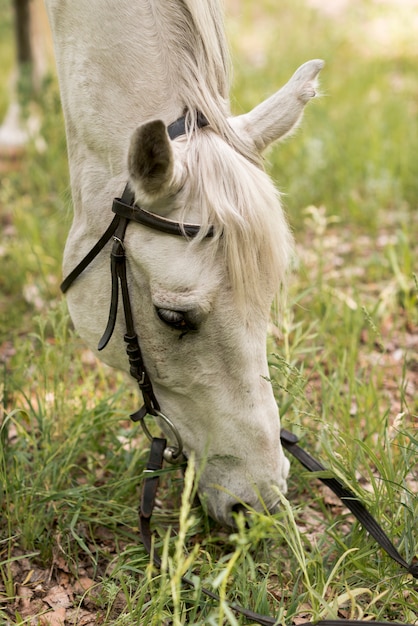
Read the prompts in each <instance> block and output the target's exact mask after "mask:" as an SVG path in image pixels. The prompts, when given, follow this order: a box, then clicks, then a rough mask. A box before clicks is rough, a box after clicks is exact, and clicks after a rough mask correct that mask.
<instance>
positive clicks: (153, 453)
mask: <svg viewBox="0 0 418 626" xmlns="http://www.w3.org/2000/svg"><path fill="white" fill-rule="evenodd" d="M280 438H281V442H282V445H283V447H284V448H286V450H288V451H289V452H290V453H291V454H292V455H293V456H294V457H295V458H297V459H298V461H300V463H302V465H303V466H304V467H306V469H308V470H309V471H311V472H318V471H321V472H323V471H324V470H325V467H324V466H323V465H322V464H321V463H319V461H317V460H316V459H314V458H313V457H312V456H311V455H310V454H308V453H307V452H306V451H305V450H303V449H302V448H301V447H300V446H298V445H297V441H298V438H297V437H296V436H295V435H294V434H293V433H291V432H289V431H287V430H284V429H282V431H281V436H280ZM165 446H166V440H165V439H158V438H154V439H153V440H152V443H151V450H150V457H149V461H148V464H147V467H146V470H145V474H146V475H145V480H144V483H143V488H142V495H141V504H140V507H139V529H140V535H141V540H142V542H143V544H144V547H145V549H146V551H147V553H148V554H149V555H150V556H152V559H153V563H154V565H155V566H156V567H157V568H160V567H161V559H160V557H159V555H158V553H157V551H156V549H155V546H154V545H153V541H152V532H151V516H152V511H153V508H154V503H155V499H156V495H157V489H158V484H159V470H161V469H162V466H163V460H164V449H165ZM319 480H321V481H322V482H323V483H324V484H325V485H327V487H329V488H330V489H331V490H332V491H333V492H334V493H335V494H336V495H337V496H338V497H339V498H340V499H341V501H342V503H343V504H344V505H345V506H346V507H347V508H348V509H349V510H350V511H351V512H352V513H353V515H354V516H355V517H356V518H357V519H358V521H359V522H360V523H361V524H362V526H363V528H364V529H365V530H367V531H368V532H369V533H370V534H371V535H372V536H373V538H374V539H375V540H376V541H377V543H378V544H379V545H380V546H381V547H382V548H383V549H384V550H385V551H386V552H387V553H388V554H389V556H391V557H392V558H393V559H395V561H397V562H398V563H399V564H400V565H401V566H403V567H405V568H406V569H407V571H408V572H409V573H410V574H412V576H414V577H415V578H418V563H411V564H410V565H409V564H408V563H407V562H406V561H405V560H404V559H403V558H402V556H401V555H400V554H399V552H398V550H397V549H396V548H395V546H394V545H393V544H392V542H391V541H390V539H389V538H388V537H387V535H386V534H385V532H384V531H383V529H382V528H381V527H380V525H379V524H378V523H377V522H376V520H375V519H374V517H373V516H372V515H371V514H370V513H369V512H368V511H367V510H366V508H365V507H364V506H363V504H362V503H361V502H360V501H359V500H358V498H357V496H356V495H355V494H354V493H353V492H352V491H351V490H350V489H348V488H347V487H345V486H343V485H342V484H341V483H340V482H339V481H338V480H337V479H335V478H321V477H319ZM181 580H182V582H183V583H184V584H185V585H187V586H189V587H191V588H194V587H195V585H194V583H193V581H192V580H191V579H190V578H188V577H187V576H182V579H181ZM201 591H202V593H203V594H204V595H206V596H207V597H209V598H211V599H212V600H215V601H216V602H220V597H219V596H218V595H217V594H216V593H214V592H213V591H211V590H210V589H207V588H205V587H202V588H201ZM228 606H229V608H230V609H232V610H233V611H234V612H235V613H238V614H240V615H243V616H244V617H246V618H247V619H249V620H251V621H253V622H255V623H257V624H261V625H262V626H274V625H275V624H277V620H276V619H274V618H272V617H269V616H268V615H261V614H259V613H255V612H254V611H251V610H250V609H246V608H244V607H242V606H240V605H236V604H228ZM360 623H364V622H362V621H361V620H320V621H318V622H314V624H316V625H317V626H358V625H359V624H360ZM308 624H309V625H310V626H312V622H305V623H304V624H301V625H300V626H307V625H308ZM373 625H374V626H412V625H411V624H405V623H400V622H379V621H377V622H373Z"/></svg>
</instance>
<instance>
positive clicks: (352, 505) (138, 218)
mask: <svg viewBox="0 0 418 626" xmlns="http://www.w3.org/2000/svg"><path fill="white" fill-rule="evenodd" d="M196 125H197V127H198V128H203V127H205V126H207V125H208V121H207V120H206V119H205V117H204V116H203V115H202V114H200V113H198V114H197V117H196ZM186 129H187V118H186V116H184V117H181V118H179V119H178V120H176V121H175V122H173V124H170V125H169V126H168V127H167V132H168V134H169V137H170V139H172V140H173V139H175V138H176V137H179V136H181V135H184V134H185V133H186ZM112 211H113V213H114V214H115V215H114V217H113V219H112V221H111V223H110V225H109V226H108V228H107V229H106V231H105V232H104V233H103V235H102V236H101V237H100V239H99V240H98V241H97V243H96V244H95V245H94V246H93V247H92V248H91V250H90V251H89V252H88V253H87V254H86V256H85V257H84V258H83V259H82V260H81V261H80V262H79V263H78V265H77V266H76V267H75V268H74V269H73V270H72V271H71V272H70V274H69V275H68V276H67V277H66V278H65V280H64V281H63V282H62V284H61V290H62V292H63V293H65V292H66V291H67V290H68V289H69V288H70V287H71V285H72V284H73V282H74V281H75V280H76V279H77V278H78V276H80V274H81V273H82V272H83V271H84V270H85V269H86V268H87V267H88V266H89V265H90V264H91V263H92V261H93V260H94V259H95V258H96V257H97V255H98V254H99V253H100V252H101V251H102V250H103V248H104V247H105V246H106V244H107V243H108V242H109V241H110V240H111V239H113V245H112V249H111V253H110V258H111V263H110V266H111V279H112V288H111V300H110V309H109V316H108V322H107V325H106V329H105V331H104V333H103V336H102V337H101V339H100V341H99V344H98V349H99V350H103V349H104V348H105V347H106V346H107V344H108V343H109V341H110V339H111V337H112V335H113V331H114V329H115V325H116V319H117V312H118V304H119V291H120V292H121V295H122V303H123V311H124V318H125V326H126V332H125V335H124V341H125V344H126V353H127V356H128V360H129V365H130V374H131V376H132V377H133V378H134V379H135V380H136V381H137V383H138V386H139V389H140V391H141V393H142V397H143V400H144V405H143V406H142V407H141V408H140V409H139V410H138V411H136V412H135V413H133V414H132V415H131V419H132V420H133V421H134V422H138V421H139V422H140V423H141V426H142V428H143V430H144V432H145V434H146V436H147V437H148V438H149V439H150V441H151V449H150V456H149V460H148V464H147V468H146V474H145V476H146V477H145V480H144V482H143V490H142V496H141V504H140V508H139V528H140V534H141V539H142V542H143V544H144V547H145V549H146V550H147V552H148V554H149V555H150V557H152V559H153V562H154V564H155V565H156V566H157V567H158V568H159V567H160V566H161V560H160V557H159V556H158V554H157V552H156V550H155V547H154V545H153V540H152V532H151V525H150V524H151V517H152V513H153V509H154V503H155V498H156V494H157V489H158V484H159V476H160V470H161V468H162V466H163V461H164V460H166V461H168V462H170V463H181V462H183V461H184V457H183V455H182V449H183V443H182V440H181V437H180V434H179V433H178V431H177V429H176V427H175V425H174V424H173V422H172V421H171V420H170V419H169V418H168V417H167V416H166V415H164V414H163V413H162V412H161V409H160V405H159V403H158V400H157V398H156V397H155V394H154V391H153V388H152V383H151V380H150V378H149V376H148V373H147V370H146V368H145V364H144V360H143V357H142V353H141V348H140V345H139V340H138V336H137V334H136V331H135V325H134V318H133V314H132V307H131V302H130V297H129V290H128V282H127V275H126V255H125V246H124V237H125V233H126V229H127V227H128V225H129V223H130V222H136V223H139V224H142V225H143V226H146V227H148V228H152V229H153V230H157V231H159V232H161V233H165V234H169V235H175V236H181V237H188V238H193V237H195V236H196V235H197V234H198V233H199V231H200V226H199V225H198V224H180V223H179V222H176V221H173V220H169V219H166V218H163V217H161V216H159V215H156V214H154V213H150V212H148V211H145V210H144V209H142V208H141V207H139V206H138V205H136V204H135V198H134V194H133V192H132V191H131V189H130V187H129V185H126V187H125V190H124V192H123V194H122V197H121V198H115V199H114V201H113V205H112ZM211 236H213V230H212V229H210V230H209V231H208V233H207V234H206V237H211ZM147 414H149V415H152V416H154V417H157V418H159V420H160V423H161V422H163V423H164V425H165V427H166V429H168V430H169V431H170V432H171V434H172V436H173V439H174V440H175V445H174V446H171V445H170V446H168V445H167V441H166V439H163V438H156V437H153V436H152V435H151V433H150V431H149V430H148V428H147V426H146V423H145V416H146V415H147ZM280 439H281V443H282V446H283V447H284V448H285V449H286V450H287V451H288V452H290V453H291V454H292V455H293V456H294V457H295V458H297V459H298V461H299V462H300V463H301V464H302V465H303V466H304V467H305V468H306V469H308V470H309V471H311V472H324V471H325V469H326V468H325V467H324V466H323V465H322V464H321V463H320V462H319V461H317V460H315V459H314V458H313V457H312V456H311V455H310V454H308V453H307V452H306V451H305V450H303V449H302V448H301V447H300V446H299V445H298V444H297V442H298V438H297V437H296V436H295V435H294V434H293V433H291V432H289V431H286V430H284V429H282V430H281V435H280ZM327 473H329V472H327ZM319 480H321V481H322V482H323V483H324V484H325V485H327V487H329V488H330V489H331V490H332V491H333V492H334V493H335V494H336V495H337V496H338V497H339V498H340V499H341V501H342V503H343V504H344V505H345V506H346V507H347V508H348V509H349V510H350V511H351V512H352V513H353V515H354V516H355V517H356V518H357V520H358V521H359V522H360V523H361V524H362V526H363V528H364V529H365V530H367V531H368V532H369V534H370V535H371V536H372V537H373V538H374V539H375V540H376V541H377V543H378V544H379V545H380V546H381V547H382V548H383V549H384V550H385V551H386V552H387V554H388V555H389V556H390V557H391V558H392V559H394V560H395V561H396V562H397V563H398V564H399V565H400V566H401V567H403V568H404V569H405V570H406V571H407V572H408V573H409V574H411V575H412V576H413V577H414V578H418V563H416V562H413V563H411V564H408V563H407V562H406V561H405V559H404V558H403V557H402V556H401V554H400V553H399V552H398V550H397V549H396V547H395V546H394V545H393V543H392V542H391V540H390V539H389V538H388V536H387V535H386V534H385V532H384V531H383V529H382V528H381V526H380V525H379V524H378V523H377V521H376V520H375V519H374V518H373V516H372V515H371V514H370V513H369V512H368V511H367V509H366V508H365V507H364V505H363V504H362V503H361V502H360V501H359V500H358V498H357V496H356V495H355V494H354V492H352V491H351V490H350V489H348V488H347V487H345V486H344V485H343V484H342V483H341V482H340V481H339V480H337V479H336V478H321V477H320V478H319ZM182 582H183V583H184V584H185V585H187V586H190V587H192V588H193V587H194V584H193V582H192V581H191V580H190V579H189V578H187V577H186V576H183V577H182ZM202 593H203V594H204V595H206V596H208V597H209V598H211V599H213V600H215V601H220V598H219V596H217V594H215V593H213V592H212V591H210V590H209V589H206V588H202ZM229 607H230V608H231V609H232V610H233V611H234V612H236V613H238V614H240V615H242V616H244V617H246V618H247V619H250V620H252V621H253V622H256V623H257V624H261V625H267V626H271V625H274V624H276V623H277V620H275V619H274V618H272V617H269V616H265V615H260V614H258V613H255V612H253V611H251V610H249V609H246V608H244V607H241V606H239V605H236V604H230V605H229ZM359 623H360V621H359V620H322V621H318V622H316V624H317V625H318V626H341V625H344V626H357V625H358V624H359ZM306 624H312V622H306ZM373 624H374V625H375V626H387V625H388V624H389V623H388V622H373ZM390 624H395V625H396V624H399V626H411V625H405V624H402V625H401V624H400V623H396V622H390ZM301 626H305V625H304V624H303V625H301Z"/></svg>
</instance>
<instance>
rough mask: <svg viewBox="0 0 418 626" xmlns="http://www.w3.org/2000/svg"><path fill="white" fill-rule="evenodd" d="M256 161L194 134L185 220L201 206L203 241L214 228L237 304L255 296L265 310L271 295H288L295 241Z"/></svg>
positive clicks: (214, 138) (211, 136) (211, 135)
mask: <svg viewBox="0 0 418 626" xmlns="http://www.w3.org/2000/svg"><path fill="white" fill-rule="evenodd" d="M254 161H255V159H254ZM254 161H252V160H249V159H247V158H246V157H245V156H243V155H242V154H241V153H240V152H239V151H238V150H236V149H234V147H233V146H231V145H229V144H228V143H227V142H226V141H224V140H223V139H221V138H220V137H219V136H218V135H217V134H216V133H215V132H213V131H212V129H210V128H206V129H204V130H203V131H201V132H198V133H195V134H194V137H193V139H192V140H190V139H189V141H188V149H187V169H188V175H187V182H186V185H185V188H184V190H183V194H182V201H183V203H184V212H183V216H184V221H187V211H188V209H189V208H190V207H197V208H198V210H199V212H200V223H201V225H202V229H201V233H202V238H203V237H204V234H205V233H206V232H207V231H208V229H209V228H210V227H211V226H213V227H214V231H215V237H214V238H213V241H212V243H211V245H212V246H213V250H214V252H217V251H218V250H220V251H221V252H222V254H223V255H224V260H225V265H226V268H227V272H228V277H229V280H230V282H231V286H232V288H233V290H234V292H235V294H236V296H237V298H238V301H240V302H243V301H244V300H245V299H246V298H247V297H248V294H249V293H251V294H253V299H254V301H255V302H256V303H257V304H259V305H260V306H263V307H265V297H266V292H267V293H271V295H272V296H273V295H274V294H279V293H284V292H285V287H286V282H287V277H288V274H289V268H290V265H291V261H292V257H293V238H292V235H291V233H290V230H289V226H288V224H287V220H286V218H285V215H284V212H283V210H282V207H281V202H280V194H279V192H278V190H277V189H276V187H275V186H274V184H273V183H272V181H271V180H270V178H269V176H268V175H267V174H266V172H265V171H264V170H263V169H262V168H261V167H258V166H257V165H256V164H255V163H254Z"/></svg>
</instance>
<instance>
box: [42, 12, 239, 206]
mask: <svg viewBox="0 0 418 626" xmlns="http://www.w3.org/2000/svg"><path fill="white" fill-rule="evenodd" d="M47 1H48V5H49V6H48V10H49V15H50V21H51V25H52V30H53V36H54V44H55V50H56V59H57V67H58V74H59V80H60V89H61V96H62V103H63V109H64V116H65V119H66V130H67V142H68V150H69V160H70V170H71V181H72V189H73V196H74V209H75V212H76V214H77V212H78V211H83V209H84V206H91V199H92V198H98V200H97V202H102V201H103V200H104V195H106V194H107V187H108V185H109V181H112V180H114V181H115V182H116V181H119V180H120V181H121V182H120V183H119V182H118V184H119V185H121V184H122V180H123V179H124V178H126V176H127V173H126V155H127V150H128V145H129V139H130V136H131V134H132V132H133V130H134V129H135V128H136V127H137V126H138V125H139V124H140V123H141V122H144V121H146V120H149V119H156V118H159V119H162V120H163V121H164V122H165V123H166V124H169V123H170V122H172V121H174V120H175V119H176V118H177V117H179V116H181V115H182V114H183V112H184V109H191V110H200V111H201V112H202V113H203V114H204V115H205V116H206V117H207V119H208V120H209V122H210V123H211V125H212V126H213V127H214V128H215V129H218V130H221V131H222V127H224V128H225V126H226V116H227V114H228V103H227V91H228V67H227V66H228V62H227V52H226V44H225V38H224V31H223V25H222V19H221V10H220V5H219V1H218V0H206V1H205V2H204V3H201V2H198V3H196V2H195V0H183V1H182V2H180V1H179V0H153V2H150V0H138V1H137V2H132V1H131V0H119V2H118V7H117V13H115V15H114V16H113V17H112V15H109V17H108V19H107V18H106V19H100V20H99V19H97V16H98V15H101V14H102V13H103V12H104V11H106V7H107V6H108V5H107V4H106V3H105V4H103V0H89V2H85V0H73V1H72V2H70V3H57V2H56V1H55V0H47ZM109 6H110V3H109ZM116 192H117V190H116ZM113 193H115V190H114V191H113Z"/></svg>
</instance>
